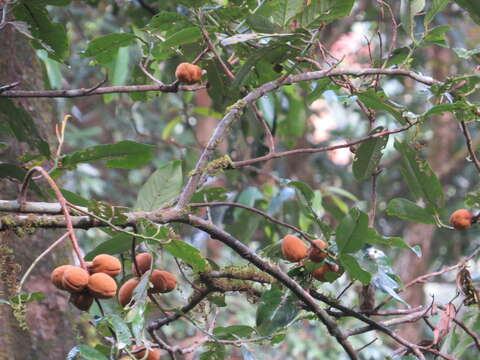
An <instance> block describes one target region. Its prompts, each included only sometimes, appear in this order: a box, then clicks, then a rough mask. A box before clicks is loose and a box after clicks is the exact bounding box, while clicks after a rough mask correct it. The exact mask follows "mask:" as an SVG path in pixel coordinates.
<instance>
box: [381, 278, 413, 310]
mask: <svg viewBox="0 0 480 360" xmlns="http://www.w3.org/2000/svg"><path fill="white" fill-rule="evenodd" d="M373 283H374V284H375V286H376V287H377V288H378V289H380V290H381V291H383V292H385V293H387V294H388V295H390V296H391V297H393V298H394V299H396V300H398V301H400V302H401V303H403V304H405V305H406V306H407V307H410V305H409V304H408V303H406V302H405V301H404V300H403V299H402V298H401V297H400V296H398V294H397V292H396V291H395V290H396V289H398V283H397V282H396V281H395V280H393V279H392V278H391V277H390V276H389V275H388V274H387V273H386V272H385V271H384V270H383V269H379V271H378V273H377V274H376V275H375V278H374V280H373Z"/></svg>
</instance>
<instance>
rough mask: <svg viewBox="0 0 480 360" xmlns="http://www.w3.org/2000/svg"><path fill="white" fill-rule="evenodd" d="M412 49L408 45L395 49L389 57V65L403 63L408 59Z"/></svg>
mask: <svg viewBox="0 0 480 360" xmlns="http://www.w3.org/2000/svg"><path fill="white" fill-rule="evenodd" d="M410 51H411V50H410V49H409V48H408V47H406V46H405V47H401V48H397V49H395V50H393V52H392V53H391V54H390V57H389V58H388V61H387V67H391V66H394V65H399V64H403V63H404V62H405V60H406V59H408V56H409V55H410Z"/></svg>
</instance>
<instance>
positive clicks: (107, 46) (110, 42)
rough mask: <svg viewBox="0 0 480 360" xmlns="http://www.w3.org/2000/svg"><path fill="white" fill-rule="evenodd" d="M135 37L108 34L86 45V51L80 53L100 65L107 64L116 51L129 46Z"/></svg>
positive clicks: (131, 35) (113, 57)
mask: <svg viewBox="0 0 480 360" xmlns="http://www.w3.org/2000/svg"><path fill="white" fill-rule="evenodd" d="M136 38H137V37H136V36H135V35H133V34H127V33H123V34H108V35H105V36H102V37H99V38H96V39H95V40H92V41H90V42H89V43H88V47H87V50H85V51H84V52H83V53H82V56H85V57H94V58H95V59H97V61H98V62H99V63H100V64H103V65H105V64H108V63H109V62H111V61H113V60H114V59H115V57H116V56H117V54H118V49H120V48H121V47H125V46H130V45H132V44H133V43H134V42H135V39H136Z"/></svg>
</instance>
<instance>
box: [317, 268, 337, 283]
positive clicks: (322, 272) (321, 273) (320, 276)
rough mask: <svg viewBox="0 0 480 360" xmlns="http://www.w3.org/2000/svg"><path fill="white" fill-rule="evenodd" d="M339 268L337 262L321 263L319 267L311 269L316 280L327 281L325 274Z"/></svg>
mask: <svg viewBox="0 0 480 360" xmlns="http://www.w3.org/2000/svg"><path fill="white" fill-rule="evenodd" d="M339 270H340V267H339V266H338V265H337V264H327V263H325V264H323V265H322V266H321V267H319V268H318V269H316V270H313V271H312V276H313V277H314V278H315V279H317V280H318V281H323V282H325V281H327V279H326V277H325V275H326V274H327V273H330V272H334V273H336V272H338V271H339Z"/></svg>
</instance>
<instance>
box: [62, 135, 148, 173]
mask: <svg viewBox="0 0 480 360" xmlns="http://www.w3.org/2000/svg"><path fill="white" fill-rule="evenodd" d="M154 150H155V147H154V146H152V145H146V144H141V143H137V142H134V141H129V140H125V141H120V142H118V143H116V144H107V145H96V146H92V147H90V148H87V149H84V150H81V151H77V152H75V153H73V154H71V155H66V156H65V157H63V158H62V160H61V165H62V166H61V168H65V169H69V170H73V169H75V167H76V166H77V165H78V164H80V163H90V162H95V161H100V160H106V161H107V163H106V165H107V167H109V168H120V169H133V168H136V167H140V166H143V165H145V164H147V163H148V162H149V161H150V160H151V159H152V158H153V155H154Z"/></svg>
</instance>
